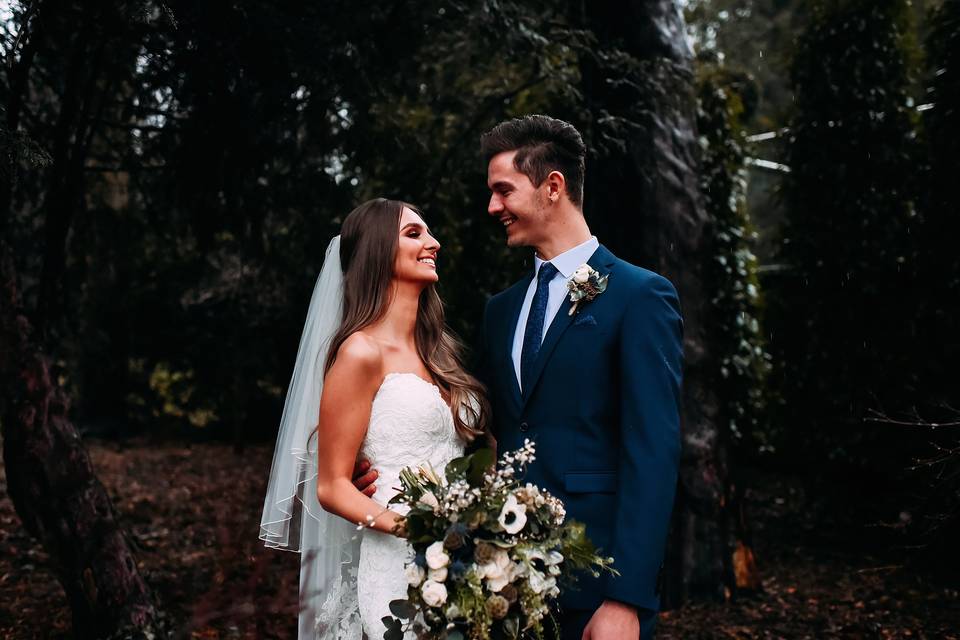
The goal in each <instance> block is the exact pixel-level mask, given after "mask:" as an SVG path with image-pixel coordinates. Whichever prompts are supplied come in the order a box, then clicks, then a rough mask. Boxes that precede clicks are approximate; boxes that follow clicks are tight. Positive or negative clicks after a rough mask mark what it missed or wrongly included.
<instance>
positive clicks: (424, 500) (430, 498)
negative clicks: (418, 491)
mask: <svg viewBox="0 0 960 640" xmlns="http://www.w3.org/2000/svg"><path fill="white" fill-rule="evenodd" d="M418 502H419V503H420V504H423V505H426V506H428V507H430V508H431V509H433V510H434V511H436V510H437V509H439V508H440V503H439V502H438V501H437V496H435V495H433V491H424V492H423V495H422V496H420V500H418Z"/></svg>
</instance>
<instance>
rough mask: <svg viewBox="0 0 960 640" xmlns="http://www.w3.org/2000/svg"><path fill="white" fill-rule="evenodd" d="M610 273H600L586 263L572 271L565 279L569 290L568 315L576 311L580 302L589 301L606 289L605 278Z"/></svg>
mask: <svg viewBox="0 0 960 640" xmlns="http://www.w3.org/2000/svg"><path fill="white" fill-rule="evenodd" d="M609 278H610V274H609V273H608V274H607V275H604V276H602V275H600V272H599V271H597V270H596V269H594V268H593V267H591V266H590V265H588V264H582V265H580V266H579V267H577V270H576V271H574V272H573V276H572V277H571V278H570V279H569V280H567V289H569V290H570V302H572V303H573V306H572V307H570V311H569V313H568V315H571V316H572V315H573V314H574V313H576V312H577V308H578V307H579V306H580V303H581V302H583V301H584V300H586V301H587V302H590V301H591V300H593V299H594V298H596V297H597V296H598V295H600V294H601V293H603V292H604V291H606V290H607V280H608V279H609Z"/></svg>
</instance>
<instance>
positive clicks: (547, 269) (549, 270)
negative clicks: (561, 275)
mask: <svg viewBox="0 0 960 640" xmlns="http://www.w3.org/2000/svg"><path fill="white" fill-rule="evenodd" d="M557 273H558V271H557V268H556V267H555V266H553V264H551V263H549V262H544V263H543V264H542V265H540V272H539V273H538V274H537V282H538V283H540V282H549V281H550V280H553V276H555V275H557Z"/></svg>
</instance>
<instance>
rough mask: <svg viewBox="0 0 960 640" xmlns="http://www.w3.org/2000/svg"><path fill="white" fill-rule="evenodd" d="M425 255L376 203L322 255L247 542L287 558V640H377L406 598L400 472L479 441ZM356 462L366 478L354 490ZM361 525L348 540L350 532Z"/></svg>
mask: <svg viewBox="0 0 960 640" xmlns="http://www.w3.org/2000/svg"><path fill="white" fill-rule="evenodd" d="M439 249H440V245H439V243H438V242H437V241H436V239H435V238H434V237H433V236H432V235H431V234H430V230H429V228H428V227H427V225H426V223H425V222H424V221H423V218H422V216H421V214H420V212H419V211H418V210H417V209H416V208H415V207H413V206H411V205H409V204H405V203H402V202H399V201H395V200H386V199H383V198H378V199H375V200H370V201H369V202H365V203H364V204H362V205H360V206H359V207H357V208H356V209H354V210H353V211H352V212H351V213H350V215H349V216H347V218H346V220H344V222H343V226H342V228H341V235H340V236H338V237H336V238H334V239H333V240H332V241H331V242H330V245H329V246H328V247H327V253H326V258H325V260H324V266H323V269H322V270H321V273H320V277H319V278H318V279H317V284H316V286H315V288H314V292H313V298H312V299H311V302H310V309H309V311H308V314H307V321H306V324H305V326H304V331H303V336H302V337H301V341H300V348H299V352H298V354H297V363H296V366H295V368H294V372H293V377H292V379H291V382H290V388H289V390H288V392H287V399H286V403H285V405H284V410H283V417H282V418H281V424H280V432H279V434H278V436H277V446H276V450H275V452H274V458H273V465H272V468H271V472H270V481H269V484H268V488H267V495H266V498H265V500H264V506H263V518H262V520H261V524H260V538H261V539H262V540H263V541H264V543H265V544H266V546H268V547H274V548H279V549H285V550H289V551H299V552H300V553H301V568H300V624H299V636H298V637H299V638H300V639H301V640H303V639H305V638H309V639H311V640H313V639H324V640H326V639H331V640H333V639H338V640H339V639H343V640H360V638H361V637H362V635H366V637H368V638H370V639H371V640H374V639H379V638H382V637H383V633H384V631H385V626H384V624H383V622H381V618H383V617H384V616H388V615H391V614H390V610H389V603H390V601H391V600H395V599H398V598H404V597H406V591H407V581H406V578H405V576H404V571H403V568H404V563H405V562H406V560H407V558H408V557H409V553H410V547H409V546H408V545H407V543H406V541H405V540H404V539H403V535H404V531H403V527H402V516H403V515H404V513H405V509H404V508H403V507H401V506H394V507H392V508H387V502H388V501H389V500H390V498H391V497H393V495H394V494H395V493H396V491H397V489H396V488H397V487H399V473H400V470H401V469H403V468H404V467H407V466H410V467H417V466H420V465H424V464H427V463H429V464H432V465H433V466H434V468H436V469H438V470H442V469H443V467H444V466H445V465H446V464H447V462H449V461H450V460H452V459H453V458H456V457H458V456H460V455H461V454H462V453H463V450H464V447H465V446H466V444H467V443H469V442H470V441H472V440H474V439H475V438H477V437H478V436H481V435H483V434H485V424H486V417H487V414H488V412H489V409H488V405H487V403H486V400H485V397H484V390H483V387H482V385H481V384H480V383H479V382H478V381H477V379H476V378H474V377H473V376H471V375H470V374H469V373H467V372H466V371H465V370H464V368H463V366H462V363H461V357H460V351H461V348H460V345H459V343H458V342H457V341H456V340H455V338H454V337H453V336H452V335H451V333H450V332H449V331H448V330H447V329H446V327H445V325H444V319H443V306H442V303H441V301H440V298H439V296H438V295H437V292H436V288H435V283H436V282H437V280H438V275H437V264H436V260H437V252H438V250H439ZM358 456H360V457H362V458H365V459H367V460H369V461H370V464H371V465H372V466H373V467H375V468H376V469H377V472H378V473H379V480H378V486H379V487H380V488H381V490H380V491H377V492H376V493H374V494H373V495H372V496H368V495H365V493H363V492H361V491H360V490H358V489H357V487H356V486H354V484H353V481H352V478H353V476H354V471H355V462H356V460H357V459H358ZM360 525H362V526H360Z"/></svg>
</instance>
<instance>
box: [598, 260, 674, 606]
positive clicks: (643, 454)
mask: <svg viewBox="0 0 960 640" xmlns="http://www.w3.org/2000/svg"><path fill="white" fill-rule="evenodd" d="M620 332H621V333H620V394H619V395H620V425H619V429H620V444H621V447H620V454H619V460H618V465H619V469H618V476H619V488H618V497H617V506H616V515H615V518H616V520H615V523H614V530H613V531H614V533H613V540H612V544H611V549H610V550H609V551H610V555H612V556H613V557H614V565H613V566H614V568H616V569H617V570H618V571H619V572H620V575H619V576H610V575H609V574H608V575H607V577H606V578H605V579H604V596H605V597H606V598H607V599H610V600H618V601H620V602H624V603H627V604H630V605H633V606H635V607H638V608H641V609H649V610H654V611H655V610H656V609H657V608H658V606H659V602H658V600H659V598H658V593H657V574H658V572H659V570H660V566H661V563H662V560H663V554H664V548H665V546H666V540H667V532H668V529H669V526H670V515H671V512H672V510H673V499H674V493H675V491H676V483H677V468H678V463H679V459H680V385H681V378H682V373H681V371H682V366H683V321H682V318H681V315H680V304H679V300H678V298H677V293H676V290H675V289H674V287H673V285H672V284H670V282H669V281H668V280H667V279H665V278H662V277H660V276H654V277H652V278H650V280H648V281H647V282H645V283H643V287H642V288H641V290H640V291H638V292H637V293H635V294H634V295H633V296H632V298H631V300H630V302H629V303H628V307H627V309H626V311H625V314H624V318H623V324H622V326H621V329H620Z"/></svg>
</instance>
